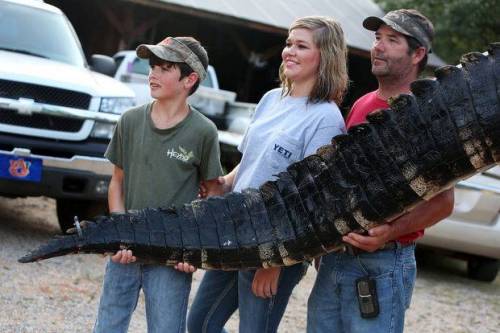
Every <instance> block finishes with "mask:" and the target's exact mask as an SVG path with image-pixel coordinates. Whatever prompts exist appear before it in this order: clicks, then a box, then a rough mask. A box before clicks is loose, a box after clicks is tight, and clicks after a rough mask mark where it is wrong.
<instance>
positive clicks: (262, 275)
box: [252, 267, 281, 298]
mask: <svg viewBox="0 0 500 333" xmlns="http://www.w3.org/2000/svg"><path fill="white" fill-rule="evenodd" d="M280 271H281V267H270V268H259V269H257V271H256V272H255V275H254V277H253V282H252V292H253V293H254V295H255V296H257V297H262V298H271V297H273V296H274V295H276V293H277V292H278V279H279V277H280Z"/></svg>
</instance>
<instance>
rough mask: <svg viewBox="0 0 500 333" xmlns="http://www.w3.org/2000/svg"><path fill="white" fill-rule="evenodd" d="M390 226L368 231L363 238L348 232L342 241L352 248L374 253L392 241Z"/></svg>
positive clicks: (387, 224) (381, 226)
mask: <svg viewBox="0 0 500 333" xmlns="http://www.w3.org/2000/svg"><path fill="white" fill-rule="evenodd" d="M392 235H393V233H392V225H391V223H386V224H382V225H379V226H377V227H375V228H372V229H370V230H368V235H367V236H363V235H360V234H357V233H355V232H350V233H348V234H347V235H346V236H344V237H342V240H343V241H344V242H346V243H348V244H351V245H352V246H354V247H357V248H360V249H362V250H365V251H367V252H374V251H377V250H378V249H380V248H381V247H382V246H384V244H385V243H387V242H388V241H391V240H392Z"/></svg>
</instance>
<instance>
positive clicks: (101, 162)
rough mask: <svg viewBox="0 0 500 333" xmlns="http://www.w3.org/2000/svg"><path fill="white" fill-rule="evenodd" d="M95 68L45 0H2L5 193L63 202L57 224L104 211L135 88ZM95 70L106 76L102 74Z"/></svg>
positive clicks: (0, 119) (98, 59)
mask: <svg viewBox="0 0 500 333" xmlns="http://www.w3.org/2000/svg"><path fill="white" fill-rule="evenodd" d="M114 69H115V63H114V61H113V59H112V58H110V57H105V56H100V55H94V56H92V57H91V60H90V66H89V64H87V61H86V59H85V57H84V54H83V51H82V48H81V45H80V41H79V40H78V38H77V36H76V34H75V31H74V30H73V27H72V26H71V24H70V22H69V20H68V19H67V18H66V16H65V15H64V14H63V13H62V12H61V11H60V10H59V9H58V8H56V7H54V6H51V5H48V4H46V3H44V2H43V1H39V0H38V1H34V0H0V195H3V196H10V197H22V196H41V195H43V196H48V197H52V198H55V199H56V200H57V213H58V219H59V224H60V225H61V228H62V229H63V230H66V229H67V228H68V227H70V226H71V225H72V224H73V216H74V215H79V216H80V217H82V218H85V217H87V215H93V214H96V213H98V211H97V209H105V204H106V197H107V189H108V183H109V179H110V175H111V171H112V165H111V164H110V163H109V162H108V161H107V160H106V159H105V158H104V156H103V155H104V151H105V149H106V147H107V145H108V142H109V138H110V137H111V134H112V130H113V126H114V122H116V120H117V119H118V117H119V114H120V113H121V112H122V111H124V110H125V109H127V108H130V107H131V106H133V105H134V104H135V101H134V93H133V91H132V90H130V89H129V88H127V87H126V86H125V85H123V84H122V83H120V82H118V81H116V80H114V79H113V78H111V77H109V76H107V75H110V74H112V73H113V72H114ZM95 71H98V72H101V73H105V74H107V75H103V74H100V73H96V72H95Z"/></svg>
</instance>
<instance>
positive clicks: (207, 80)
mask: <svg viewBox="0 0 500 333" xmlns="http://www.w3.org/2000/svg"><path fill="white" fill-rule="evenodd" d="M200 85H202V86H204V87H209V88H213V86H214V84H213V82H212V77H211V76H210V74H209V73H207V77H206V78H205V80H203V81H201V83H200Z"/></svg>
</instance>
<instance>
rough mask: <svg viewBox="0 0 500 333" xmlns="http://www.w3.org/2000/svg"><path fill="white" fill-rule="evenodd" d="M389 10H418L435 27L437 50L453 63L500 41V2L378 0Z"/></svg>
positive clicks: (480, 0) (474, 0)
mask: <svg viewBox="0 0 500 333" xmlns="http://www.w3.org/2000/svg"><path fill="white" fill-rule="evenodd" d="M376 2H377V3H378V4H379V5H380V6H381V7H382V8H383V9H384V10H385V11H386V12H388V11H390V10H394V9H400V8H414V9H417V10H419V11H420V12H421V13H422V14H424V15H425V16H427V17H428V18H429V19H430V20H431V21H432V23H433V24H434V30H435V32H436V35H435V37H434V42H433V49H434V51H435V53H436V54H438V55H439V56H440V57H441V58H442V59H443V60H445V61H446V62H448V63H450V64H455V63H458V61H459V59H460V56H461V55H462V54H464V53H468V52H471V51H485V50H486V49H487V47H488V44H489V43H492V42H499V41H500V0H446V1H441V0H439V1H438V0H376Z"/></svg>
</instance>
